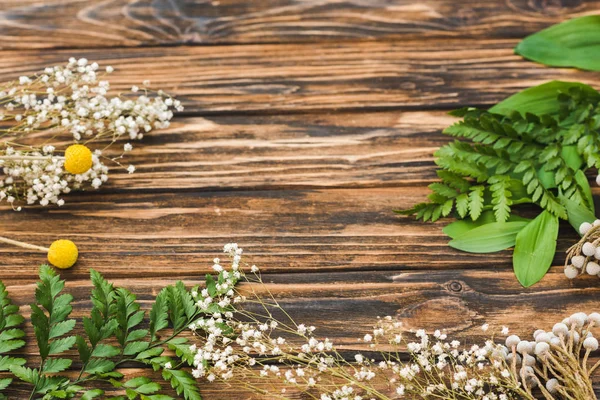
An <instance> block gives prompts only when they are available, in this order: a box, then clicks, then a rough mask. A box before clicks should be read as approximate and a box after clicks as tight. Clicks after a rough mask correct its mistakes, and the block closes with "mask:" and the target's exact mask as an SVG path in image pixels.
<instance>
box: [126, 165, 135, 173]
mask: <svg viewBox="0 0 600 400" xmlns="http://www.w3.org/2000/svg"><path fill="white" fill-rule="evenodd" d="M127 172H129V173H130V174H133V173H134V172H135V166H133V165H129V166H128V167H127Z"/></svg>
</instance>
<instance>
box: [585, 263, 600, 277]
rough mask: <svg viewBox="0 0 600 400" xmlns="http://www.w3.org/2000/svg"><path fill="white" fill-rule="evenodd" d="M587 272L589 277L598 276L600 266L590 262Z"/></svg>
mask: <svg viewBox="0 0 600 400" xmlns="http://www.w3.org/2000/svg"><path fill="white" fill-rule="evenodd" d="M585 272H587V273H588V274H589V275H598V274H600V265H598V264H596V263H595V262H593V261H590V262H588V263H587V264H586V266H585Z"/></svg>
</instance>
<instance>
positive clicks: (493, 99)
mask: <svg viewBox="0 0 600 400" xmlns="http://www.w3.org/2000/svg"><path fill="white" fill-rule="evenodd" d="M516 43H517V41H516V40H443V41H438V40H425V39H422V40H405V41H395V42H375V43H366V42H362V43H357V42H352V43H340V44H327V43H318V44H290V45H287V44H286V45H247V46H211V47H185V46H177V47H146V48H133V49H131V48H119V49H93V50H77V51H74V50H59V51H52V52H36V51H5V52H3V53H2V54H3V57H2V59H0V81H7V80H11V79H15V78H16V77H17V76H19V75H23V74H32V73H35V72H39V71H41V70H43V68H44V67H46V66H48V65H55V64H63V63H65V62H66V60H67V59H68V58H69V57H71V56H75V57H86V58H88V59H89V60H94V61H98V62H100V63H101V64H102V65H104V66H106V65H112V66H114V67H115V68H116V72H115V73H114V75H111V78H110V81H111V83H112V84H113V87H114V89H115V90H119V91H126V90H129V89H130V88H131V85H132V84H140V83H141V82H142V81H143V80H145V79H149V80H151V81H152V83H153V87H155V88H157V89H158V88H161V89H164V90H167V91H169V92H171V93H172V94H174V95H176V96H178V97H179V98H180V99H181V100H182V101H183V102H184V104H185V106H186V107H187V108H186V113H188V114H189V113H192V114H196V115H201V116H208V115H211V114H227V115H231V114H239V113H244V114H248V113H268V114H279V113H282V112H286V113H291V112H293V113H299V112H309V111H312V112H318V113H327V112H332V111H336V112H338V111H341V110H353V111H362V112H364V111H368V110H381V109H386V108H394V109H401V110H432V109H433V110H435V109H452V108H456V107H460V106H463V105H473V106H490V105H492V104H495V103H497V102H499V101H501V100H503V99H504V98H506V97H507V96H509V95H511V94H514V93H515V92H517V91H519V90H522V89H524V88H527V87H530V86H534V85H537V84H540V83H543V82H546V81H548V80H552V79H561V80H571V81H582V82H585V83H589V84H592V85H596V86H598V83H599V82H598V77H597V76H596V75H595V74H593V73H589V72H585V71H577V70H574V69H552V68H546V67H543V66H540V65H538V64H535V63H532V62H529V61H526V60H523V59H521V58H520V57H519V56H516V55H514V54H513V50H512V49H513V47H514V45H515V44H516ZM490 82H494V84H493V85H491V84H489V83H490Z"/></svg>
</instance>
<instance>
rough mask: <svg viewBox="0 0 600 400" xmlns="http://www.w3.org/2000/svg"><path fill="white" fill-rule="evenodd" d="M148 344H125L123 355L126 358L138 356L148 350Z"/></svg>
mask: <svg viewBox="0 0 600 400" xmlns="http://www.w3.org/2000/svg"><path fill="white" fill-rule="evenodd" d="M149 344H150V343H148V342H130V343H127V345H126V346H125V350H124V351H123V354H125V355H126V356H131V355H134V354H138V353H140V352H142V351H144V350H146V349H147V348H148V345H149Z"/></svg>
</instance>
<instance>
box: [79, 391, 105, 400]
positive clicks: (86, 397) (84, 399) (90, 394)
mask: <svg viewBox="0 0 600 400" xmlns="http://www.w3.org/2000/svg"><path fill="white" fill-rule="evenodd" d="M103 394H104V390H101V389H92V390H88V391H87V392H85V393H84V394H83V395H82V396H81V400H91V399H95V398H96V397H99V396H102V395H103Z"/></svg>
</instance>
